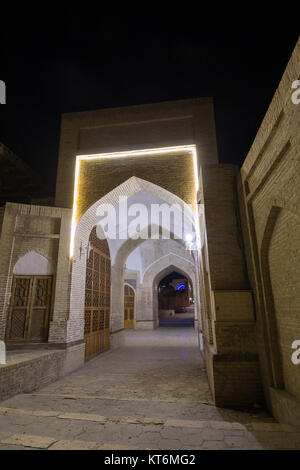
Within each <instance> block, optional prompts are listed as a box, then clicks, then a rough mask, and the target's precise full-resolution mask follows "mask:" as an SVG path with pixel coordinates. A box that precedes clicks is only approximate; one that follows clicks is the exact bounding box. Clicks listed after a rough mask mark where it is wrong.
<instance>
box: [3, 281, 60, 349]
mask: <svg viewBox="0 0 300 470" xmlns="http://www.w3.org/2000/svg"><path fill="white" fill-rule="evenodd" d="M51 289H52V276H14V278H13V287H12V297H11V303H10V318H9V326H8V340H12V341H47V338H48V328H49V314H50V306H51Z"/></svg>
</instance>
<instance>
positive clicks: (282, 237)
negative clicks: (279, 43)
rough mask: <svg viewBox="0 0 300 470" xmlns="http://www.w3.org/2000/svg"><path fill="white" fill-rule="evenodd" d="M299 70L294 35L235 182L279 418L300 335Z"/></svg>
mask: <svg viewBox="0 0 300 470" xmlns="http://www.w3.org/2000/svg"><path fill="white" fill-rule="evenodd" d="M299 78H300V41H298V43H297V45H296V47H295V50H294V52H293V54H292V57H291V59H290V61H289V63H288V65H287V68H286V70H285V73H284V75H283V77H282V79H281V82H280V84H279V86H278V88H277V90H276V93H275V95H274V97H273V100H272V102H271V104H270V107H269V109H268V111H267V113H266V115H265V118H264V120H263V122H262V124H261V126H260V129H259V131H258V133H257V135H256V138H255V140H254V142H253V144H252V146H251V149H250V151H249V154H248V155H247V158H246V160H245V162H244V164H243V166H242V168H241V179H240V182H239V193H240V205H241V210H242V226H243V232H244V239H245V246H246V253H247V264H248V271H249V276H250V281H251V286H252V288H253V291H254V293H255V306H256V315H257V325H256V329H257V342H258V347H259V355H260V366H261V375H262V379H263V384H264V392H265V398H266V402H267V404H268V406H269V408H270V410H271V411H273V413H274V414H275V416H276V417H277V418H278V419H279V420H282V421H289V422H294V423H296V424H299V422H300V421H299V420H300V366H296V365H293V364H292V362H291V352H292V350H291V343H292V341H293V340H294V339H300V315H299V312H300V284H299V282H300V281H299V279H300V245H299V240H300V190H299V188H300V132H299V129H300V105H296V104H294V103H293V102H292V100H291V96H292V92H293V91H294V90H293V89H292V83H293V81H294V80H298V79H299ZM292 410H293V411H292Z"/></svg>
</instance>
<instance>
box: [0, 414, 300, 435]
mask: <svg viewBox="0 0 300 470" xmlns="http://www.w3.org/2000/svg"><path fill="white" fill-rule="evenodd" d="M11 414H12V415H27V416H37V417H44V418H47V417H49V418H57V419H68V420H79V421H92V422H97V423H99V424H103V425H104V424H106V423H120V424H140V425H144V426H145V425H161V426H164V427H175V428H193V429H196V428H198V429H204V428H210V429H218V430H241V431H252V432H285V433H297V432H300V427H294V426H291V425H289V424H283V423H269V422H253V423H251V422H250V423H245V424H241V423H238V422H230V421H214V420H186V419H172V418H166V419H157V418H142V417H134V416H112V417H106V416H101V415H97V414H91V413H65V412H59V411H45V410H27V409H18V408H0V415H11Z"/></svg>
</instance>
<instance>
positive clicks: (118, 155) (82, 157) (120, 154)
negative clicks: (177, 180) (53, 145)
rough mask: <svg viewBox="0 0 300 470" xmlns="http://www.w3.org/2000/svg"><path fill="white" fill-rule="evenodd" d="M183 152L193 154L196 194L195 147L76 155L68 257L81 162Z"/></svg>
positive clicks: (72, 238)
mask: <svg viewBox="0 0 300 470" xmlns="http://www.w3.org/2000/svg"><path fill="white" fill-rule="evenodd" d="M183 151H186V152H192V154H193V163H194V177H195V189H196V191H197V192H198V190H199V175H198V158H197V149H196V145H178V146H173V147H162V148H154V149H144V150H130V151H126V152H112V153H99V154H87V155H76V164H75V178H74V194H73V210H72V222H71V241H70V257H71V258H72V257H73V254H74V240H75V230H76V211H77V199H78V180H79V167H80V161H81V160H85V161H86V160H99V159H101V158H122V157H133V156H142V155H162V154H165V153H176V152H183ZM196 205H197V201H196Z"/></svg>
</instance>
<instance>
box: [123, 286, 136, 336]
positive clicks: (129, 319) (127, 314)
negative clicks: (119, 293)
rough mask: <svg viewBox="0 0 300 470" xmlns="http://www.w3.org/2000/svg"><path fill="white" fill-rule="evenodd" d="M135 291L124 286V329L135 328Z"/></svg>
mask: <svg viewBox="0 0 300 470" xmlns="http://www.w3.org/2000/svg"><path fill="white" fill-rule="evenodd" d="M134 296H135V293H134V290H133V289H132V288H131V287H130V286H127V285H125V286H124V328H126V329H133V328H134Z"/></svg>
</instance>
